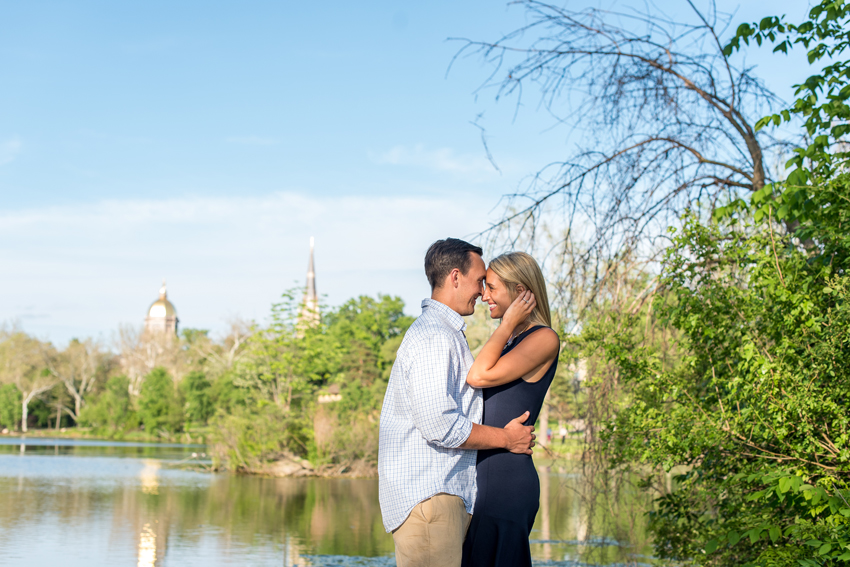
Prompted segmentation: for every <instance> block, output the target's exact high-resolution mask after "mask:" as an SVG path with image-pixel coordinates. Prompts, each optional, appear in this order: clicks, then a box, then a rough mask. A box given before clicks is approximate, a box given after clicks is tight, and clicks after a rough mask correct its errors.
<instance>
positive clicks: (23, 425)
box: [21, 396, 30, 433]
mask: <svg viewBox="0 0 850 567" xmlns="http://www.w3.org/2000/svg"><path fill="white" fill-rule="evenodd" d="M29 403H30V401H29V399H27V397H26V396H24V401H23V402H21V432H23V433H26V432H27V418H28V417H29V411H28V409H29Z"/></svg>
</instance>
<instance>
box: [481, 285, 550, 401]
mask: <svg viewBox="0 0 850 567" xmlns="http://www.w3.org/2000/svg"><path fill="white" fill-rule="evenodd" d="M535 305H536V300H535V299H534V294H533V293H531V292H530V291H526V292H524V293H522V294H520V295H519V296H518V297H517V298H516V299H515V300H514V302H513V303H511V305H510V307H509V308H508V310H507V311H506V312H505V315H504V317H502V323H501V324H500V325H499V327H498V328H497V329H496V331H495V332H494V333H493V335H492V336H491V337H490V339H489V340H488V341H487V343H486V344H485V345H484V347H483V348H482V349H481V352H480V353H479V354H478V357H477V358H476V359H475V362H474V363H473V364H472V367H471V368H470V369H469V373H468V374H467V376H466V382H467V384H469V385H470V386H473V387H475V388H489V387H492V386H499V385H501V384H507V383H508V382H513V381H514V380H516V379H517V378H521V377H523V376H525V375H527V374H529V373H530V372H532V371H533V370H535V369H536V368H539V367H541V366H543V365H544V364H545V365H546V368H548V366H549V363H551V362H552V361H553V360H555V357H557V356H558V349H559V348H560V342H559V340H558V335H557V334H556V333H555V331H553V330H551V329H541V330H540V331H538V332H536V333H534V334H532V335H531V336H529V337H527V338H526V339H525V340H523V341H522V343H520V344H519V345H518V346H517V347H516V348H514V349H513V350H511V352H509V353H508V354H506V355H505V356H502V349H503V348H505V344H507V342H508V339H509V338H510V336H511V333H513V331H514V329H516V327H517V326H518V325H520V324H521V323H522V322H523V321H524V320H525V319H526V318H527V317H528V315H530V314H531V312H532V311H533V310H534V306H535ZM538 379H539V378H538Z"/></svg>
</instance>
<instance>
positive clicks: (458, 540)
mask: <svg viewBox="0 0 850 567" xmlns="http://www.w3.org/2000/svg"><path fill="white" fill-rule="evenodd" d="M482 253H483V252H482V250H481V248H479V247H478V246H473V245H472V244H469V243H468V242H464V241H463V240H458V239H456V238H447V239H445V240H438V241H437V242H435V243H434V244H432V245H431V247H430V248H429V249H428V252H427V254H426V255H425V274H426V275H427V276H428V282H429V283H430V284H431V298H430V299H425V300H423V301H422V315H421V316H420V317H419V318H418V319H417V320H416V321H415V322H414V323H413V325H411V326H410V329H408V331H407V333H405V336H404V340H403V341H402V343H401V346H400V347H399V350H398V355H397V356H396V361H395V364H393V369H392V374H391V375H390V382H389V384H388V385H387V393H386V396H385V397H384V406H383V408H382V409H381V426H380V444H379V450H378V477H379V498H380V502H381V513H382V515H383V520H384V528H386V530H387V531H388V532H392V534H393V541H394V543H395V550H396V564H397V565H398V567H417V566H429V567H436V566H439V567H451V566H459V565H460V561H461V554H462V547H463V540H464V538H465V537H466V530H467V528H469V521H470V518H471V517H472V516H471V514H472V509H473V507H474V505H475V496H476V493H477V488H476V482H475V461H476V455H477V453H476V451H475V450H476V449H495V448H504V449H508V450H510V451H512V452H514V453H527V454H531V447H532V446H534V435H533V433H532V432H533V431H534V428H533V427H531V426H524V425H523V422H524V421H525V420H526V419H527V418H528V415H529V414H528V412H526V413H525V414H524V415H521V416H519V417H517V418H516V419H514V420H513V421H511V422H510V423H509V424H508V425H507V426H505V428H504V429H499V428H495V427H487V426H484V425H480V423H481V413H482V409H483V405H484V404H483V400H482V398H481V391H480V390H476V389H474V388H472V387H470V386H469V385H467V383H466V375H467V372H468V371H469V367H470V366H471V365H472V361H473V359H472V353H471V352H469V345H468V344H467V342H466V336H465V335H464V334H463V331H464V330H465V329H466V324H465V323H464V320H463V317H462V316H464V315H472V313H473V311H474V310H475V302H476V300H477V299H478V298H479V297H481V294H482V291H483V285H484V276H485V274H486V270H485V267H484V260H483V259H482V258H481V256H482Z"/></svg>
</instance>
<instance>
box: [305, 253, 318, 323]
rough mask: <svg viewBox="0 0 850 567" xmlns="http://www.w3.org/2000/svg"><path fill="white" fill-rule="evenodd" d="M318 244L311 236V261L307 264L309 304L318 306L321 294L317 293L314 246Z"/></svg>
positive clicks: (307, 298)
mask: <svg viewBox="0 0 850 567" xmlns="http://www.w3.org/2000/svg"><path fill="white" fill-rule="evenodd" d="M315 244H316V239H315V238H313V237H312V236H311V237H310V263H309V264H307V291H306V293H307V297H306V300H307V304H308V305H310V306H315V307H318V305H319V295H318V294H317V293H316V269H315V266H314V264H313V247H314V246H315Z"/></svg>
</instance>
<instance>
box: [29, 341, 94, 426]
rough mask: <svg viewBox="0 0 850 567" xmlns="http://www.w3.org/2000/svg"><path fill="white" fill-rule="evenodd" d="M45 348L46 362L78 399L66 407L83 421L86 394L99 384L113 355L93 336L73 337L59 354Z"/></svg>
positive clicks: (73, 396)
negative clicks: (90, 337) (82, 412)
mask: <svg viewBox="0 0 850 567" xmlns="http://www.w3.org/2000/svg"><path fill="white" fill-rule="evenodd" d="M42 352H43V358H44V364H45V366H46V367H47V369H48V370H49V371H50V373H51V374H52V375H53V376H54V377H55V378H56V379H58V380H59V381H60V382H61V383H62V384H63V385H64V386H65V389H66V390H67V391H68V394H69V395H70V396H71V398H72V399H73V401H74V407H73V409H67V410H66V411H67V412H68V415H70V416H71V418H72V419H73V420H74V423H77V422H79V420H80V412H81V411H82V409H83V404H84V403H85V400H86V397H87V396H88V395H89V394H90V393H91V392H92V390H93V389H94V388H95V386H96V385H97V382H98V379H100V378H102V377H103V376H104V375H105V374H106V373H107V372H108V371H109V363H110V357H109V355H108V354H107V353H106V352H104V350H103V348H102V347H101V345H100V344H98V343H97V342H95V341H93V340H92V339H84V340H83V341H80V340H78V339H72V340H71V342H70V343H69V344H68V346H67V347H66V348H65V350H64V351H63V352H61V353H59V354H58V355H51V353H50V352H49V351H47V350H43V351H42Z"/></svg>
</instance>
